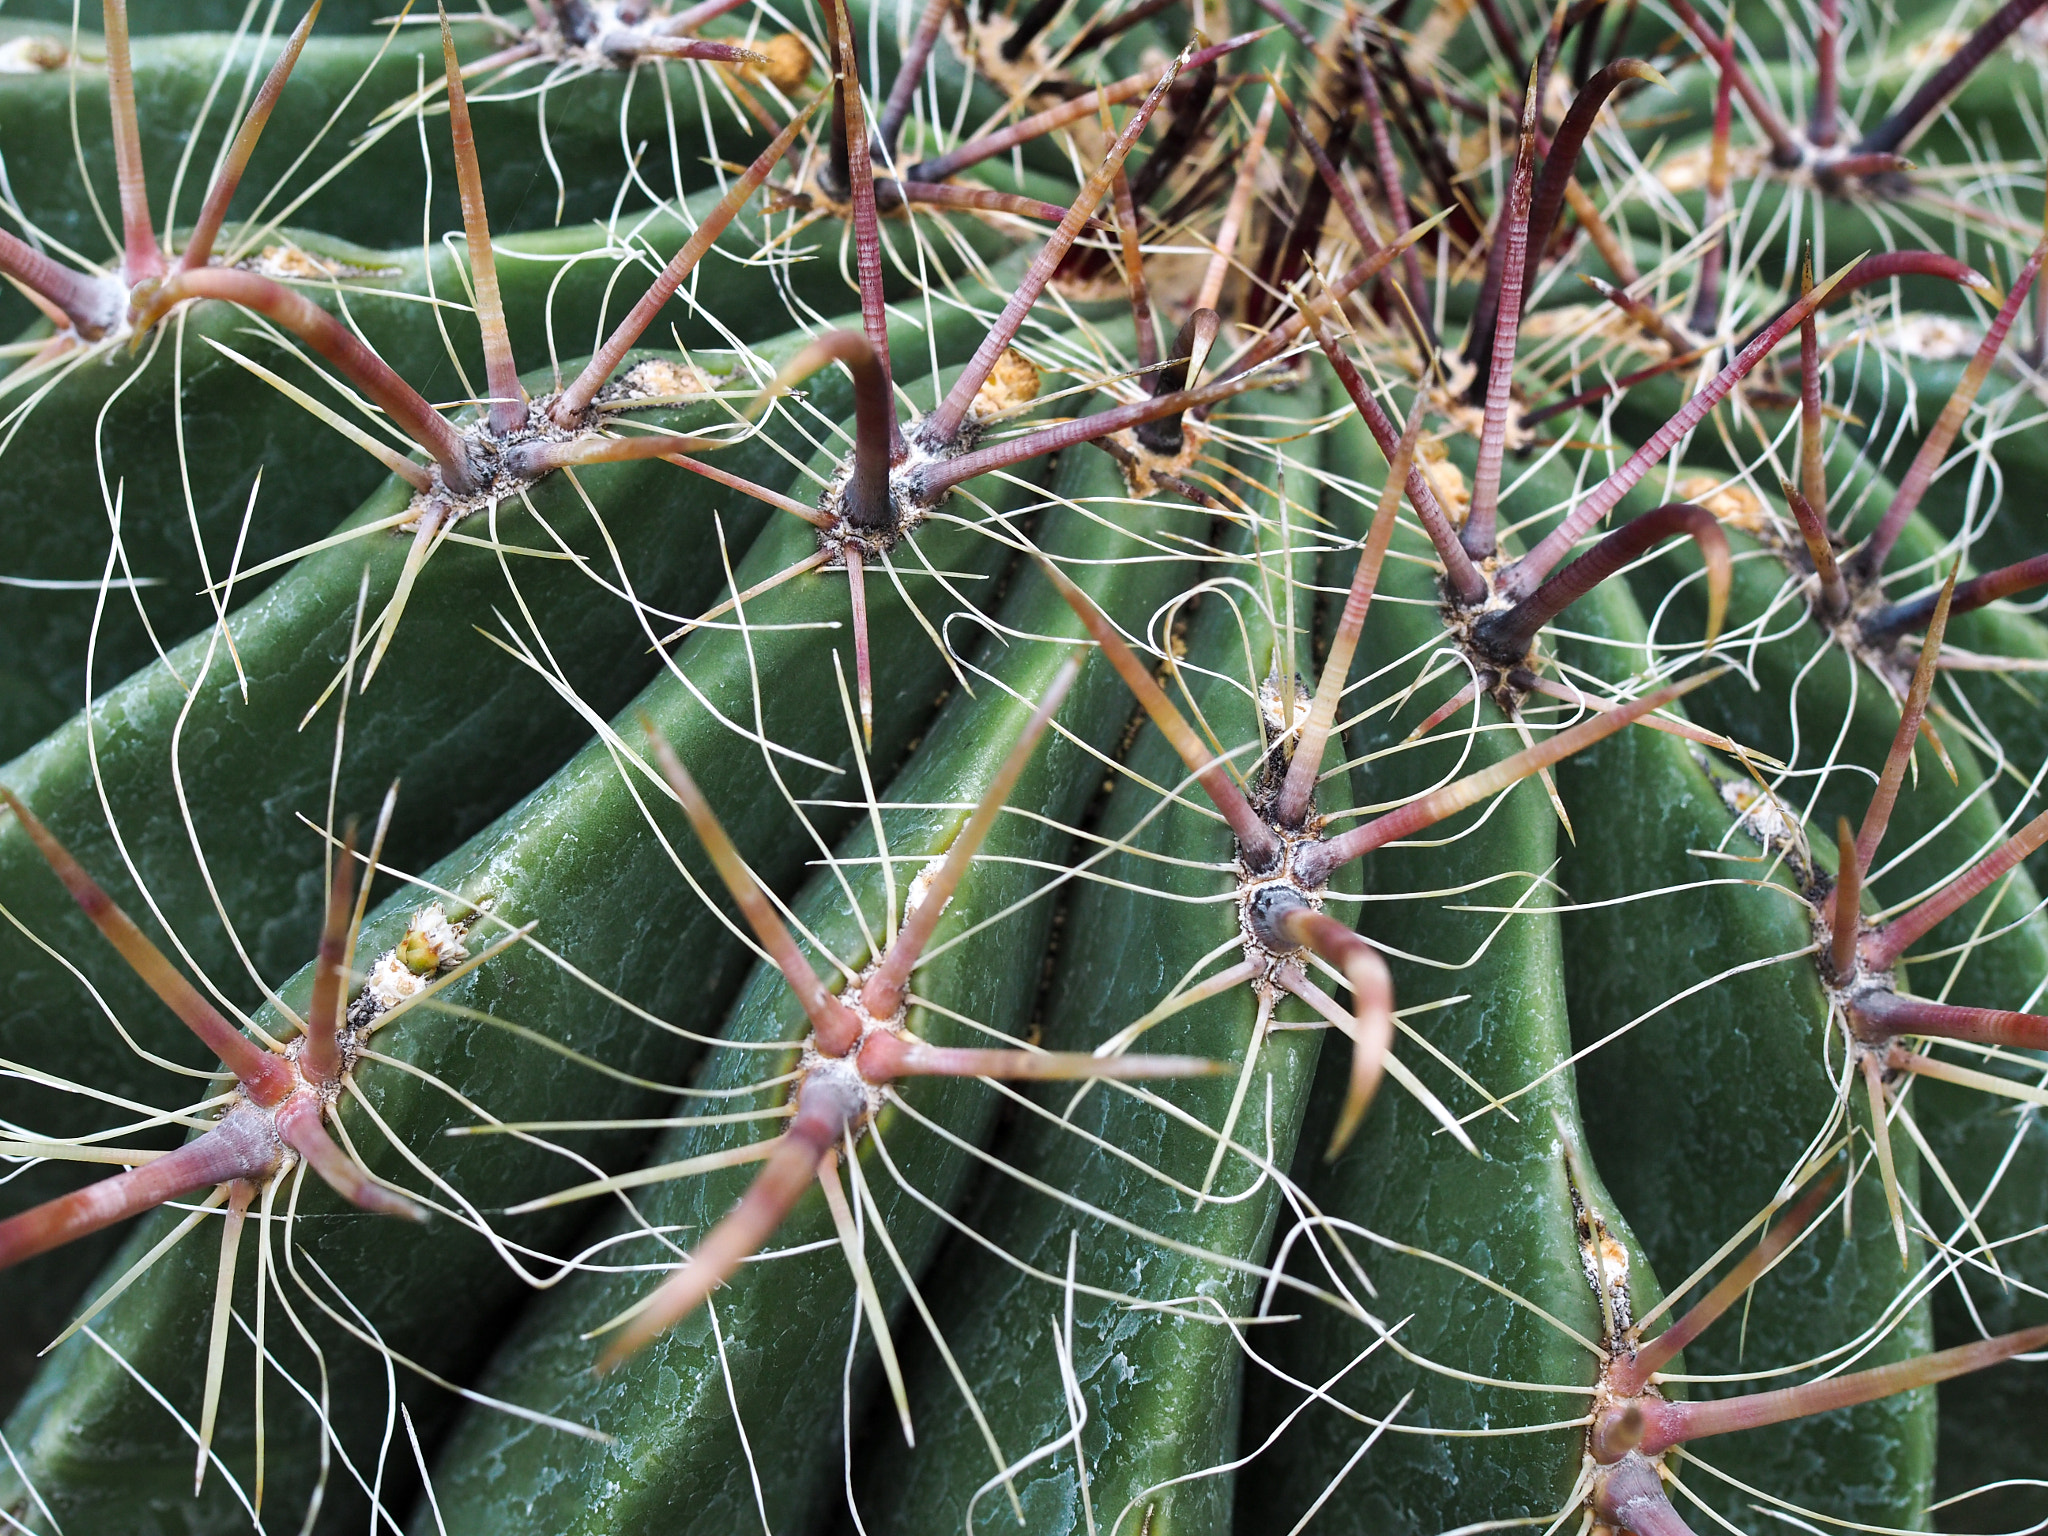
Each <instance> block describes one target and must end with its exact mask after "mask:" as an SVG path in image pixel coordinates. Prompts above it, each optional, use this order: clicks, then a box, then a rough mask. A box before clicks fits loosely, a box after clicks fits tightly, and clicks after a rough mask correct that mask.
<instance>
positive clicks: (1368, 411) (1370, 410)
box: [1314, 311, 1486, 608]
mask: <svg viewBox="0 0 2048 1536" xmlns="http://www.w3.org/2000/svg"><path fill="white" fill-rule="evenodd" d="M1314 331H1315V338H1316V341H1317V343H1318V345H1320V346H1321V347H1322V349H1323V356H1324V357H1326V358H1327V359H1329V363H1330V368H1331V371H1332V372H1334V373H1335V374H1336V375H1337V382H1338V383H1340V384H1342V385H1343V386H1344V393H1345V394H1347V395H1349V396H1350V397H1351V403H1352V405H1353V406H1354V407H1355V408H1356V409H1357V411H1358V414H1359V416H1360V417H1361V418H1363V420H1364V422H1365V425H1366V430H1368V431H1369V432H1371V433H1372V435H1373V440H1374V441H1375V442H1377V443H1378V444H1379V445H1380V452H1381V453H1383V454H1385V455H1387V457H1388V459H1389V461H1391V460H1392V458H1393V456H1394V454H1395V452H1396V451H1397V450H1396V448H1395V442H1396V436H1397V434H1396V433H1395V431H1394V423H1393V422H1392V421H1391V420H1390V419H1389V418H1388V416H1387V413H1386V411H1385V410H1384V409H1383V408H1382V407H1381V405H1380V403H1379V401H1378V400H1377V399H1375V398H1374V396H1373V393H1372V390H1371V389H1370V388H1369V387H1368V386H1367V384H1366V382H1365V377H1364V375H1363V374H1361V373H1360V372H1359V371H1358V365H1357V364H1356V363H1354V362H1352V361H1351V358H1350V356H1349V354H1347V353H1346V352H1345V351H1344V348H1343V346H1342V345H1341V344H1340V342H1339V341H1338V338H1337V332H1336V327H1335V325H1334V324H1333V323H1332V322H1331V320H1330V318H1329V315H1328V312H1327V311H1323V312H1320V313H1318V314H1317V315H1316V317H1315V323H1314ZM1407 491H1408V501H1409V504H1410V505H1411V506H1413V507H1414V508H1415V516H1416V519H1417V520H1418V521H1419V522H1420V523H1421V524H1422V531H1423V532H1424V533H1426V534H1428V535H1429V542H1430V544H1431V545H1432V546H1433V547H1434V548H1435V550H1436V553H1437V558H1438V559H1439V560H1441V561H1442V562H1443V566H1444V579H1445V580H1446V581H1447V582H1448V583H1449V584H1450V588H1451V593H1452V595H1453V596H1454V597H1456V598H1457V600H1458V602H1459V604H1460V605H1461V606H1463V607H1467V608H1473V607H1477V606H1478V605H1479V604H1481V603H1483V602H1485V601H1486V578H1485V577H1484V576H1483V575H1481V574H1480V571H1479V567H1478V566H1476V565H1474V564H1473V563H1472V557H1471V556H1470V555H1468V554H1467V553H1465V546H1464V545H1463V544H1461V543H1460V542H1459V541H1458V534H1457V530H1456V529H1454V528H1452V527H1451V523H1450V519H1449V518H1447V517H1445V516H1444V509H1443V507H1442V505H1441V504H1440V503H1439V502H1438V501H1437V499H1436V493H1435V492H1434V491H1432V490H1431V489H1430V486H1429V480H1428V477H1427V476H1425V475H1424V474H1423V473H1422V471H1421V470H1419V469H1417V468H1415V467H1414V465H1413V463H1412V462H1411V463H1410V465H1409V468H1408V477H1407Z"/></svg>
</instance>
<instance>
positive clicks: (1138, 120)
mask: <svg viewBox="0 0 2048 1536" xmlns="http://www.w3.org/2000/svg"><path fill="white" fill-rule="evenodd" d="M833 3H834V4H835V5H836V4H839V3H841V0H833ZM1194 53H1195V50H1194V48H1193V46H1192V45H1190V46H1189V47H1188V48H1185V49H1183V50H1182V51H1181V54H1180V57H1179V58H1177V59H1176V60H1174V62H1173V63H1171V64H1169V65H1168V66H1167V67H1166V69H1165V71H1164V72H1163V73H1162V75H1161V76H1160V80H1159V83H1158V84H1157V85H1155V86H1154V87H1153V88H1152V90H1151V91H1150V93H1149V94H1148V95H1147V96H1146V97H1145V100H1144V101H1143V102H1142V103H1141V104H1140V105H1139V107H1138V109H1137V110H1136V111H1135V112H1133V113H1132V114H1131V118H1130V121H1129V122H1127V123H1125V124H1124V128H1123V132H1121V133H1119V134H1118V135H1117V136H1116V141H1115V142H1114V143H1113V144H1111V145H1110V147H1109V153H1108V154H1107V155H1105V156H1104V157H1103V160H1102V164H1101V165H1099V166H1097V167H1096V168H1095V170H1094V171H1093V172H1092V173H1091V174H1090V175H1089V177H1088V180H1087V181H1086V182H1084V183H1083V184H1082V187H1081V191H1080V193H1079V195H1077V196H1076V197H1075V199H1074V201H1073V203H1072V204H1071V205H1070V206H1069V207H1068V209H1067V216H1066V217H1065V218H1064V219H1062V220H1061V221H1060V224H1059V227H1058V228H1057V229H1055V230H1054V231H1053V232H1052V234H1051V236H1050V237H1049V238H1048V239H1047V240H1046V242H1045V245H1044V247H1043V248H1042V249H1041V250H1040V251H1039V252H1038V254H1037V255H1036V256H1034V257H1032V259H1031V265H1030V266H1029V267H1028V268H1027V269H1026V270H1025V273H1024V277H1023V280H1022V281H1021V282H1020V283H1019V284H1018V285H1017V291H1016V292H1015V293H1013V294H1012V295H1011V296H1010V299H1009V302H1008V303H1007V304H1005V305H1004V306H1003V311H1002V313H1001V314H1000V315H998V316H997V317H996V321H995V324H993V325H992V326H990V327H989V331H988V334H987V335H986V336H984V337H983V338H982V340H981V345H980V346H979V347H977V348H976V349H975V353H974V356H973V357H972V358H971V359H970V360H969V361H968V364H967V366H966V368H965V369H963V370H962V371H961V373H960V376H959V378H957V379H956V380H955V381H954V383H953V387H952V388H951V389H950V390H948V391H947V393H946V397H945V399H943V400H941V401H940V402H939V404H938V407H937V408H936V409H935V410H934V411H933V412H932V413H931V415H929V416H927V417H926V418H925V419H924V421H923V423H922V424H921V426H920V432H919V436H920V437H921V438H922V440H923V442H924V444H925V446H926V448H927V449H930V450H934V451H935V450H937V449H940V448H944V447H948V446H950V445H951V444H952V443H953V442H954V440H955V439H956V438H957V437H958V436H959V434H960V427H961V424H962V423H963V422H964V421H965V420H966V418H967V412H968V410H969V408H970V407H971V406H972V405H973V403H974V397H975V395H977V394H978V393H980V390H981V386H982V385H983V384H985V383H987V382H988V376H989V374H990V373H992V372H993V371H994V370H995V366H996V360H997V359H998V358H1000V357H1001V356H1002V355H1003V352H1004V351H1005V350H1006V349H1007V348H1008V347H1009V345H1010V342H1011V340H1012V339H1013V338H1014V337H1015V336H1016V334H1017V329H1018V327H1019V326H1021V325H1022V324H1023V323H1024V317H1025V316H1026V315H1027V314H1029V313H1030V311H1031V306H1032V305H1034V304H1036V303H1037V302H1038V297H1039V295H1040V294H1041V293H1043V292H1044V291H1045V285H1046V284H1047V283H1049V282H1051V281H1052V277H1053V273H1054V272H1056V271H1057V270H1058V269H1059V265H1060V261H1061V259H1062V258H1063V257H1064V256H1065V255H1066V254H1067V252H1068V251H1069V250H1070V249H1072V248H1073V244H1074V240H1075V237H1076V236H1078V235H1079V234H1080V233H1081V225H1082V224H1083V222H1085V221H1086V219H1087V218H1088V216H1089V215H1090V214H1091V213H1092V212H1093V211H1094V209H1095V206H1096V205H1097V204H1098V203H1100V202H1101V201H1102V200H1103V198H1104V197H1106V196H1107V195H1108V193H1109V188H1110V183H1111V181H1112V180H1113V179H1114V178H1115V176H1116V174H1117V173H1118V172H1119V171H1120V170H1121V169H1122V168H1123V163H1124V160H1125V158H1126V157H1127V156H1128V155H1129V154H1130V152H1131V147H1132V146H1133V145H1134V144H1136V143H1137V142H1138V135H1140V134H1141V133H1143V132H1144V131H1145V127H1146V125H1147V124H1148V123H1150V122H1151V121H1152V116H1153V114H1154V113H1155V112H1157V111H1158V110H1159V107H1160V105H1161V103H1163V102H1164V101H1165V99H1166V94H1167V92H1168V91H1170V90H1171V89H1172V88H1173V83H1174V81H1175V80H1177V79H1179V78H1180V75H1181V72H1182V70H1183V69H1184V68H1186V67H1187V65H1188V63H1189V60H1190V59H1191V58H1192V57H1193V56H1194ZM863 309H865V305H863Z"/></svg>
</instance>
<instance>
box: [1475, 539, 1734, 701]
mask: <svg viewBox="0 0 2048 1536" xmlns="http://www.w3.org/2000/svg"><path fill="white" fill-rule="evenodd" d="M1680 534H1683V535H1684V536H1686V537H1687V538H1690V539H1691V540H1692V541H1693V543H1695V544H1696V545H1698V546H1699V551H1700V558H1701V560H1702V561H1703V562H1704V563H1705V565H1706V572H1707V632H1706V638H1705V639H1704V640H1703V641H1702V642H1701V644H1702V647H1703V648H1704V649H1708V650H1711V649H1712V648H1713V645H1714V642H1715V640H1717V639H1718V638H1719V637H1720V634H1721V621H1722V619H1723V618H1724V617H1725V616H1726V614H1727V611H1728V591H1729V587H1730V584H1731V582H1732V580H1733V572H1734V565H1735V558H1734V555H1733V554H1732V553H1731V551H1730V550H1729V547H1728V535H1727V534H1725V533H1723V532H1722V531H1721V523H1720V520H1719V519H1718V518H1716V517H1715V516H1714V514H1713V513H1711V512H1709V511H1708V510H1707V509H1706V508H1705V507H1701V506H1695V505H1693V504H1692V503H1691V502H1684V501H1674V502H1667V503H1666V504H1665V505H1663V506H1661V507H1657V508H1655V509H1653V510H1652V511H1649V512H1645V513H1643V514H1642V515H1641V516H1639V517H1635V518H1631V519H1630V520H1629V521H1628V522H1626V523H1624V524H1622V525H1621V527H1619V528H1617V529H1615V530H1614V531H1613V532H1612V533H1610V534H1608V535H1607V536H1606V537H1605V538H1603V539H1601V540H1600V541H1599V542H1598V543H1597V544H1595V545H1594V546H1593V547H1592V548H1591V549H1589V550H1587V551H1586V553H1585V554H1583V555H1581V556H1580V557H1579V558H1578V559H1576V560H1574V561H1573V562H1572V563H1571V564H1570V565H1568V566H1566V567H1564V569H1563V570H1560V571H1557V572H1554V573H1553V574H1552V575H1550V576H1549V577H1548V578H1546V579H1545V581H1544V582H1543V585H1541V586H1540V587H1538V588H1537V589H1536V590H1535V591H1534V592H1532V593H1530V594H1529V595H1528V596H1527V597H1526V598H1524V599H1522V600H1521V601H1520V602H1518V603H1516V604H1515V605H1514V606H1513V607H1510V608H1493V609H1488V610H1487V611H1486V612H1485V613H1483V614H1481V615H1480V616H1479V617H1478V618H1477V619H1475V620H1474V621H1473V623H1472V631H1471V633H1472V639H1473V641H1474V643H1475V644H1476V645H1477V646H1478V648H1479V649H1480V651H1481V652H1483V653H1484V654H1485V655H1486V657H1487V658H1488V659H1489V660H1491V661H1493V662H1495V663H1496V664H1498V665H1499V666H1502V667H1513V666H1517V665H1519V664H1520V663H1521V662H1522V661H1523V660H1524V659H1525V658H1526V657H1527V656H1528V654H1529V648H1530V647H1531V646H1532V645H1534V644H1535V643H1536V635H1537V632H1538V631H1539V630H1541V629H1542V628H1543V626H1544V625H1546V624H1548V623H1550V622H1551V621H1552V620H1554V619H1555V618H1556V617H1557V616H1558V615H1559V614H1561V613H1563V612H1564V611H1565V609H1567V608H1569V607H1571V605H1572V604H1573V603H1575V602H1577V601H1578V600H1579V599H1580V598H1582V597H1584V596H1585V595H1586V594H1587V593H1589V592H1591V591H1592V590H1593V589H1594V588H1595V587H1597V586H1598V585H1599V584H1600V583H1601V582H1603V581H1605V580H1607V579H1608V578H1609V577H1610V576H1613V575H1614V574H1615V573H1616V572H1618V571H1620V570H1622V569H1624V568H1625V567H1626V566H1628V565H1629V564H1630V563H1631V562H1633V561H1635V560H1637V559H1640V558H1641V557H1642V556H1643V555H1646V554H1648V553H1649V552H1650V551H1651V550H1653V549H1655V548H1656V547H1657V546H1658V545H1659V544H1662V543H1663V542H1664V541H1665V540H1666V539H1669V538H1673V537H1675V536H1677V535H1680Z"/></svg>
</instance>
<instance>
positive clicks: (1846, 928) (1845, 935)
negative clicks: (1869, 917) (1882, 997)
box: [1828, 816, 1863, 985]
mask: <svg viewBox="0 0 2048 1536" xmlns="http://www.w3.org/2000/svg"><path fill="white" fill-rule="evenodd" d="M1835 848H1836V870H1837V873H1836V875H1835V894H1834V897H1833V899H1832V900H1831V901H1830V903H1829V906H1828V926H1829V928H1830V929H1831V930H1832V933H1831V935H1830V938H1829V941H1828V963H1829V965H1830V966H1831V967H1832V973H1833V975H1834V978H1835V981H1836V984H1837V985H1841V984H1842V983H1844V982H1846V981H1848V980H1849V979H1850V978H1851V977H1853V976H1854V975H1855V974H1856V940H1857V936H1858V933H1859V931H1860V929H1861V927H1862V923H1863V913H1862V903H1863V862H1862V860H1860V859H1858V858H1857V857H1856V834H1855V833H1854V832H1852V831H1850V830H1849V818H1848V817H1846V816H1839V817H1837V818H1836V819H1835Z"/></svg>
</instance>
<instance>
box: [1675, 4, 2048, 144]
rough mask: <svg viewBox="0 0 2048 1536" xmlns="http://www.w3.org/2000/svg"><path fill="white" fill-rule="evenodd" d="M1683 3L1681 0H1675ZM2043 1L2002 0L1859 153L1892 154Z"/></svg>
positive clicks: (1870, 136)
mask: <svg viewBox="0 0 2048 1536" xmlns="http://www.w3.org/2000/svg"><path fill="white" fill-rule="evenodd" d="M1679 3H1680V4H1684V3H1685V0H1679ZM2043 3H2044V0H2005V4H2004V5H2002V6H2000V7H1999V8H1998V10H1997V11H1996V12H1994V13H1993V14H1992V15H1991V16H1990V17H1989V18H1988V19H1987V20H1985V21H1984V22H1983V23H1982V24H1981V25H1979V26H1978V28H1977V30H1976V31H1974V32H1972V33H1971V34H1970V35H1969V37H1968V38H1967V39H1966V40H1965V41H1964V43H1963V46H1962V47H1960V48H1958V49H1957V50H1956V51H1955V52H1954V53H1953V54H1951V55H1950V56H1949V59H1948V62H1947V63H1945V64H1943V65H1942V66H1941V68H1940V69H1938V70H1936V71H1935V72H1934V73H1933V74H1932V75H1929V76H1928V77H1927V79H1926V81H1924V82H1923V83H1922V85H1921V86H1920V89H1919V90H1917V91H1915V92H1914V93H1913V95H1912V97H1911V99H1910V100H1908V101H1906V102H1905V103H1904V104H1903V105H1902V106H1898V107H1895V108H1893V109H1892V114H1891V116H1889V117H1887V118H1886V119H1885V120H1884V121H1883V122H1881V123H1879V124H1878V125H1877V126H1876V127H1875V128H1873V129H1871V131H1870V132H1868V133H1866V134H1865V135H1864V136H1863V138H1862V140H1861V141H1860V142H1859V143H1858V144H1857V145H1856V150H1855V152H1856V153H1857V154H1859V155H1877V154H1894V153H1896V152H1897V151H1899V150H1901V149H1903V148H1904V147H1905V146H1906V142H1907V140H1909V139H1910V138H1912V137H1913V135H1914V134H1915V133H1916V132H1918V130H1919V128H1920V126H1921V125H1922V124H1923V123H1925V122H1926V121H1928V120H1929V119H1930V118H1932V117H1933V116H1934V114H1935V113H1936V112H1937V111H1939V110H1940V108H1941V105H1942V103H1943V102H1945V101H1947V100H1948V98H1949V97H1950V96H1951V95H1953V94H1954V93H1955V91H1956V90H1957V88H1959V87H1960V86H1961V85H1962V83H1963V82H1964V81H1965V80H1967V79H1969V78H1970V76H1971V75H1972V74H1974V73H1975V72H1976V69H1977V66H1978V65H1980V64H1982V63H1983V62H1984V61H1985V60H1986V59H1988V58H1989V57H1991V55H1992V54H1993V53H1994V52H1995V51H1997V49H1998V46H1999V45H2000V44H2001V43H2003V42H2004V41H2005V40H2006V39H2007V38H2008V37H2010V36H2012V34H2013V33H2014V32H2016V31H2018V30H2019V28H2020V24H2021V23H2022V22H2024V21H2025V20H2026V19H2027V18H2028V17H2030V16H2032V15H2033V14H2034V13H2035V12H2036V11H2038V10H2040V9H2041V6H2042V4H2043Z"/></svg>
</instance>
